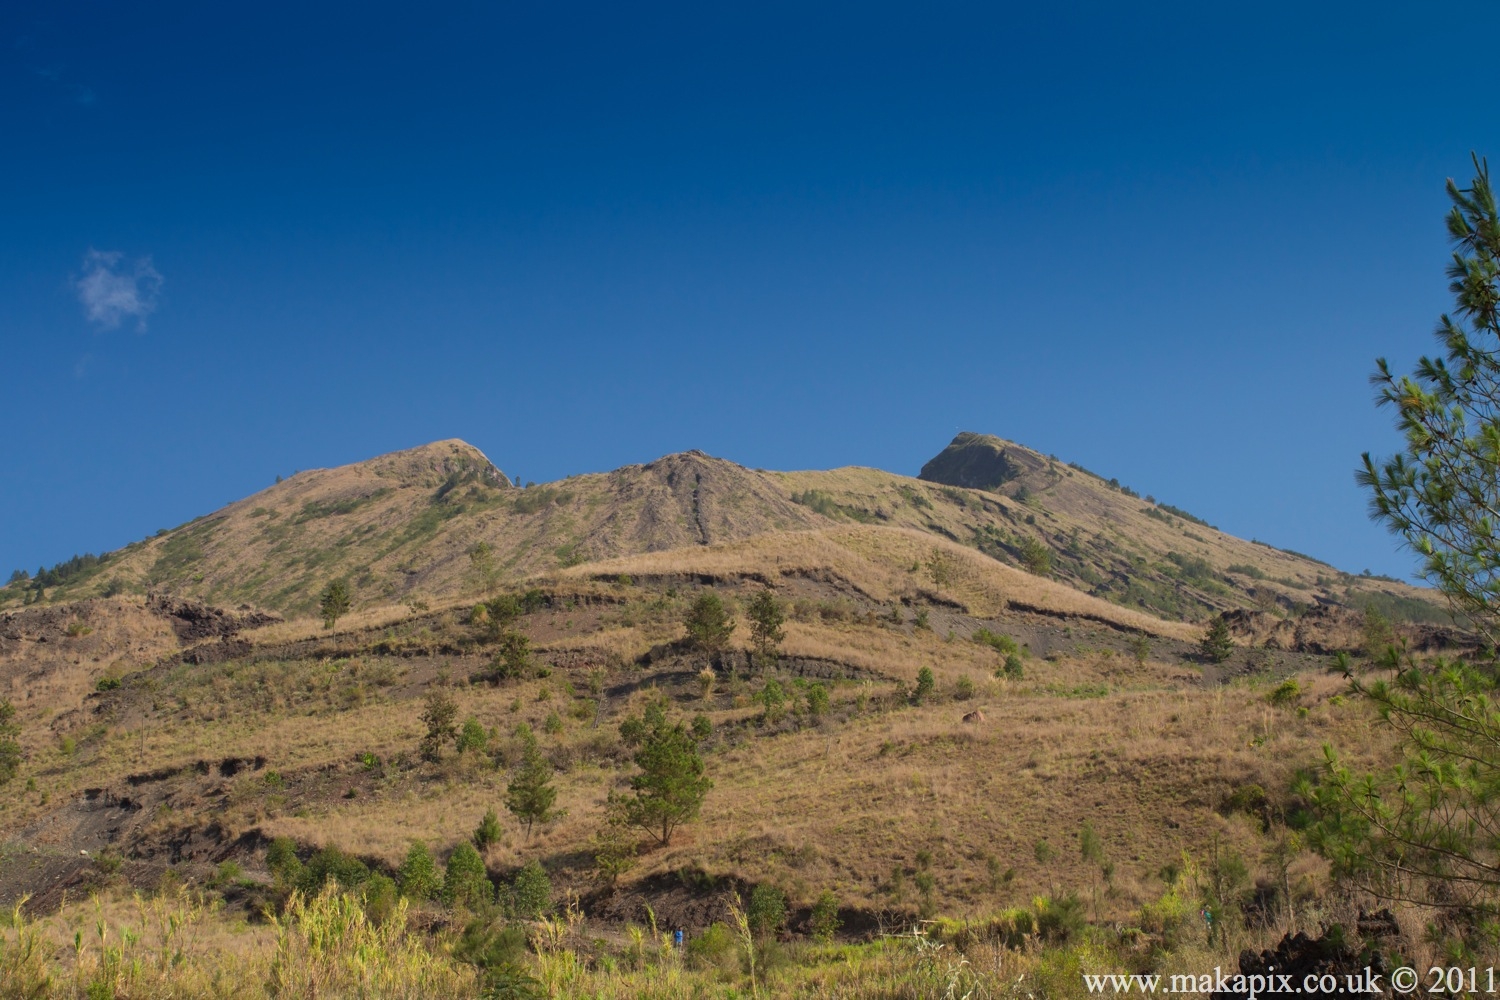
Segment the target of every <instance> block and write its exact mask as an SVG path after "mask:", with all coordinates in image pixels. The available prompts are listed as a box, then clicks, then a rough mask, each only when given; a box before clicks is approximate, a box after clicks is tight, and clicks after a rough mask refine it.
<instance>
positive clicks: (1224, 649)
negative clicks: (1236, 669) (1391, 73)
mask: <svg viewBox="0 0 1500 1000" xmlns="http://www.w3.org/2000/svg"><path fill="white" fill-rule="evenodd" d="M1198 652H1200V653H1202V654H1203V658H1204V659H1205V660H1208V661H1210V662H1212V663H1223V662H1224V661H1225V660H1227V659H1229V654H1230V653H1233V652H1234V640H1233V639H1231V638H1230V637H1229V623H1228V622H1227V621H1225V620H1224V616H1223V615H1215V616H1214V620H1213V621H1211V622H1209V623H1208V631H1207V632H1205V633H1204V634H1203V638H1202V640H1200V641H1199V643H1198Z"/></svg>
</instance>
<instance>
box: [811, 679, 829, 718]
mask: <svg viewBox="0 0 1500 1000" xmlns="http://www.w3.org/2000/svg"><path fill="white" fill-rule="evenodd" d="M828 704H829V702H828V687H827V686H826V685H825V684H823V683H822V682H821V681H814V682H813V683H811V684H809V685H808V686H807V714H808V715H810V716H812V717H813V718H814V719H821V718H822V717H823V716H824V715H826V714H828Z"/></svg>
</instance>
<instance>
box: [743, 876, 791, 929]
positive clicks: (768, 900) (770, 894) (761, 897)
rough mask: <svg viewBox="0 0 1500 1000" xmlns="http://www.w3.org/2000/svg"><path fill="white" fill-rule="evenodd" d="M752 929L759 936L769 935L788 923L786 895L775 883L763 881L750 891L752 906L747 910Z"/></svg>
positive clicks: (746, 913)
mask: <svg viewBox="0 0 1500 1000" xmlns="http://www.w3.org/2000/svg"><path fill="white" fill-rule="evenodd" d="M745 917H746V918H747V919H748V921H749V923H750V929H751V930H752V931H753V932H755V934H756V935H757V936H758V937H768V936H770V935H772V934H775V933H776V932H777V931H779V930H780V929H781V926H782V924H784V923H786V896H785V895H784V894H783V893H782V891H781V890H780V889H778V888H776V887H775V886H774V885H768V884H766V883H762V884H760V885H758V886H756V887H755V889H754V891H752V892H751V893H750V906H749V907H748V908H747V909H746V910H745Z"/></svg>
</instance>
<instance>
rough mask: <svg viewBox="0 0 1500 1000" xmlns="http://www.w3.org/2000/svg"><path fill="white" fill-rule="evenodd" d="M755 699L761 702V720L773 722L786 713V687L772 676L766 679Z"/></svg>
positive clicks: (779, 719)
mask: <svg viewBox="0 0 1500 1000" xmlns="http://www.w3.org/2000/svg"><path fill="white" fill-rule="evenodd" d="M756 700H757V701H759V702H760V704H761V721H762V722H766V723H774V722H779V721H781V717H782V716H783V715H785V714H786V689H785V688H783V687H782V686H781V682H780V681H778V680H776V679H775V678H774V677H773V678H771V679H770V680H768V681H766V683H765V686H764V687H762V688H761V689H760V694H759V695H757V696H756Z"/></svg>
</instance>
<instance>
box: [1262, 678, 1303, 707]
mask: <svg viewBox="0 0 1500 1000" xmlns="http://www.w3.org/2000/svg"><path fill="white" fill-rule="evenodd" d="M1301 695H1302V686H1301V685H1300V684H1298V683H1297V681H1296V678H1293V677H1288V678H1287V679H1286V680H1284V681H1282V682H1281V683H1280V684H1278V685H1277V686H1276V690H1274V691H1272V692H1271V693H1270V694H1269V695H1268V696H1267V698H1268V699H1269V701H1270V702H1271V704H1273V705H1290V704H1292V703H1294V702H1295V701H1296V700H1297V699H1298V698H1299V697H1301Z"/></svg>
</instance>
